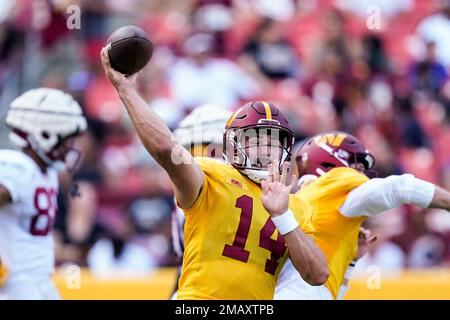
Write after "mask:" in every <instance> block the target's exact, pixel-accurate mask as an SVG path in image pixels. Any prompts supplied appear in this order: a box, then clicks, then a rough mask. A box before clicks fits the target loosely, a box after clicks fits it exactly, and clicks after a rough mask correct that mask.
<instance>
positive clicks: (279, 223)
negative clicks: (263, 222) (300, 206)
mask: <svg viewBox="0 0 450 320" xmlns="http://www.w3.org/2000/svg"><path fill="white" fill-rule="evenodd" d="M272 221H273V223H274V224H275V227H277V229H278V232H279V233H280V234H281V235H283V236H284V235H285V234H286V233H289V232H291V231H292V230H294V229H295V228H297V227H298V222H297V219H295V216H294V214H293V213H292V211H291V209H287V211H286V212H285V213H283V214H282V215H280V216H278V217H274V218H272Z"/></svg>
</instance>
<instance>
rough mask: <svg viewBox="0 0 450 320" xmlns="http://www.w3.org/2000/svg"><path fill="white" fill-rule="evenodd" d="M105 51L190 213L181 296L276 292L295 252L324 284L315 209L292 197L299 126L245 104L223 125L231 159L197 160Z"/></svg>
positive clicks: (309, 278) (313, 279)
mask: <svg viewBox="0 0 450 320" xmlns="http://www.w3.org/2000/svg"><path fill="white" fill-rule="evenodd" d="M107 50H108V49H107V48H104V49H103V50H102V52H101V59H102V64H103V67H104V69H105V72H106V75H107V77H108V78H109V80H110V81H111V83H112V84H113V85H114V86H115V88H116V90H117V92H118V94H119V96H120V98H121V99H122V101H123V103H124V105H125V108H126V110H127V112H128V114H129V116H130V118H131V120H132V122H133V124H134V126H135V128H136V131H137V133H138V135H139V136H140V138H141V141H142V143H143V145H144V146H145V147H146V149H147V150H148V152H149V153H150V154H151V155H152V156H153V157H154V158H155V160H156V161H157V162H158V163H159V164H160V165H161V166H162V167H163V168H164V169H165V170H166V171H167V173H168V174H169V177H170V178H171V180H172V182H173V185H174V193H175V197H176V199H177V203H178V206H179V207H181V208H182V209H183V211H184V213H185V216H186V222H185V227H184V240H185V251H184V257H183V267H182V272H181V277H180V280H179V290H178V299H272V298H273V293H274V290H275V283H276V278H277V276H278V274H279V271H280V270H281V266H282V265H283V263H284V261H285V260H286V259H287V256H288V254H289V256H290V258H291V261H292V264H293V266H294V267H295V269H296V270H298V272H299V273H300V274H301V275H302V277H303V279H304V280H305V281H306V282H308V283H309V284H312V285H321V284H323V283H325V281H326V279H327V278H328V267H327V264H326V259H325V256H324V255H323V253H322V252H321V251H320V249H319V248H318V247H317V246H316V244H315V242H314V239H313V238H312V237H311V236H310V235H313V234H314V230H313V229H312V227H311V224H310V215H311V210H312V209H311V208H310V206H309V205H308V204H306V203H305V202H304V201H303V200H302V199H299V198H295V197H293V196H290V195H289V192H290V190H291V189H290V188H291V187H292V186H293V184H295V181H294V180H292V181H291V183H290V184H289V183H287V178H288V172H287V171H288V164H289V162H288V160H289V157H290V150H291V146H292V141H293V134H292V130H291V129H290V127H289V124H288V122H287V121H286V119H285V118H284V116H283V115H282V114H281V112H280V111H279V110H278V109H277V108H276V107H275V106H274V105H271V104H269V103H267V102H250V103H248V104H246V105H245V106H243V107H241V108H240V109H238V110H237V111H236V112H235V113H233V115H232V116H231V118H230V119H229V120H228V122H227V125H226V127H225V132H224V154H225V155H226V158H227V163H223V162H220V161H217V160H215V159H210V158H204V157H199V158H195V159H194V158H193V157H192V155H191V154H190V153H189V151H187V150H186V149H184V148H183V147H182V146H181V145H179V144H178V143H177V142H176V140H175V139H174V137H173V134H172V132H171V131H170V130H169V129H168V128H167V126H166V125H165V124H164V122H162V121H161V119H159V117H158V116H157V115H156V114H155V113H154V112H153V111H152V110H151V109H150V108H149V107H148V105H147V104H146V103H145V101H144V100H143V99H142V98H141V97H140V96H139V94H138V92H137V91H136V88H135V79H136V77H137V75H136V74H134V75H132V76H129V77H125V76H124V75H122V74H120V73H119V72H117V71H115V70H114V69H113V68H112V67H111V65H110V62H109V58H108V52H107ZM250 133H252V134H250ZM273 136H276V137H277V138H272V137H273ZM180 159H181V160H182V161H180ZM280 171H281V174H280Z"/></svg>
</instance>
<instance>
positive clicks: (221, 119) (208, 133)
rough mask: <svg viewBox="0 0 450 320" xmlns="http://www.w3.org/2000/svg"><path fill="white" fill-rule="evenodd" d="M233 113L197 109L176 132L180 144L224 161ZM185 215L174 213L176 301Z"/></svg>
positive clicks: (210, 107)
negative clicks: (225, 132) (226, 134)
mask: <svg viewBox="0 0 450 320" xmlns="http://www.w3.org/2000/svg"><path fill="white" fill-rule="evenodd" d="M230 117H231V112H230V111H228V110H226V109H224V108H221V107H219V106H216V105H212V104H204V105H201V106H199V107H198V108H195V109H194V110H193V111H192V112H191V113H190V114H188V115H187V116H186V117H185V118H184V119H183V120H181V122H180V125H179V127H178V129H176V130H175V131H174V135H175V138H176V139H177V141H178V142H179V143H180V144H181V145H182V146H183V147H184V148H186V149H187V150H189V151H190V153H191V154H192V155H193V156H195V157H197V156H200V157H211V158H216V159H218V160H222V159H223V156H222V145H223V130H224V128H225V124H226V122H227V121H228V119H229V118H230ZM184 220H185V216H184V212H183V210H181V209H180V208H179V207H178V206H176V208H175V210H174V211H173V213H172V244H173V248H174V251H175V254H176V256H177V262H178V275H177V281H176V285H175V290H174V293H173V295H172V297H171V299H172V300H176V297H177V289H178V279H179V278H180V274H181V264H182V260H183V253H184Z"/></svg>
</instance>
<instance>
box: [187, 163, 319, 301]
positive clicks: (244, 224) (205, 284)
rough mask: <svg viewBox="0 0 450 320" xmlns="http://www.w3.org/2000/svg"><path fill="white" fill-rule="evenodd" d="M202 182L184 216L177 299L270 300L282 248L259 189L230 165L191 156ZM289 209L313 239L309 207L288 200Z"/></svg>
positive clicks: (283, 256)
mask: <svg viewBox="0 0 450 320" xmlns="http://www.w3.org/2000/svg"><path fill="white" fill-rule="evenodd" d="M195 161H196V162H197V163H198V165H199V166H200V168H201V169H202V171H203V173H204V176H205V179H204V186H203V188H202V190H201V192H200V195H199V197H198V199H197V200H196V201H195V203H194V205H193V206H192V207H191V208H190V209H186V210H183V211H184V212H185V215H186V222H185V226H184V240H185V251H184V256H183V266H182V272H181V277H180V280H179V290H178V299H238V300H253V299H264V300H268V299H273V294H274V290H275V284H276V280H277V277H278V274H279V273H280V271H281V267H282V265H283V264H284V262H285V261H286V259H287V255H288V253H287V247H286V244H285V242H284V238H283V236H282V235H280V234H279V233H278V231H277V230H276V228H275V225H274V224H273V222H272V220H271V219H270V215H269V213H268V212H267V211H266V210H265V209H264V206H263V204H262V200H261V189H260V187H259V186H258V185H257V184H256V183H254V182H253V181H251V180H250V179H248V178H247V177H245V176H244V175H242V174H241V173H240V172H239V171H238V170H236V169H235V168H233V167H232V166H231V165H229V164H226V163H222V162H220V161H217V160H214V159H210V158H202V157H199V158H195ZM289 208H290V209H291V210H292V212H294V214H295V216H296V218H297V220H298V222H299V225H300V227H301V228H302V229H303V230H304V232H305V233H306V234H308V235H310V236H314V230H313V228H312V224H311V220H310V219H311V215H312V207H311V206H309V205H308V204H306V203H305V202H304V201H303V200H302V199H299V198H296V197H295V196H291V197H290V200H289Z"/></svg>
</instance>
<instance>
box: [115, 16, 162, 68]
mask: <svg viewBox="0 0 450 320" xmlns="http://www.w3.org/2000/svg"><path fill="white" fill-rule="evenodd" d="M106 46H107V48H108V55H109V61H110V62H111V66H112V67H113V68H114V69H115V70H117V71H119V72H120V73H122V74H125V75H131V74H134V73H136V72H138V71H140V70H141V69H142V68H144V67H145V66H146V65H147V63H148V62H149V61H150V58H151V57H152V54H153V43H152V42H151V41H150V36H149V35H148V33H147V32H145V31H144V30H142V29H141V28H139V27H136V26H131V25H130V26H124V27H121V28H119V29H117V30H116V31H114V32H113V33H112V34H111V35H110V36H109V38H108V40H107V41H106Z"/></svg>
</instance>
